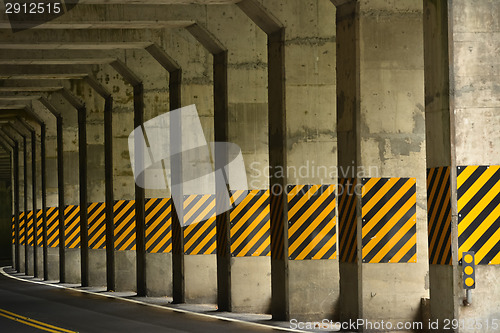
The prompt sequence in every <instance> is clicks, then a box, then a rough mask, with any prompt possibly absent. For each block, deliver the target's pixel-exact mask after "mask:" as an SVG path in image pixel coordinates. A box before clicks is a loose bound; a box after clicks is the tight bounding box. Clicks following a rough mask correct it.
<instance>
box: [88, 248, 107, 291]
mask: <svg viewBox="0 0 500 333" xmlns="http://www.w3.org/2000/svg"><path fill="white" fill-rule="evenodd" d="M89 285H90V286H105V285H106V250H105V249H100V250H93V249H89Z"/></svg>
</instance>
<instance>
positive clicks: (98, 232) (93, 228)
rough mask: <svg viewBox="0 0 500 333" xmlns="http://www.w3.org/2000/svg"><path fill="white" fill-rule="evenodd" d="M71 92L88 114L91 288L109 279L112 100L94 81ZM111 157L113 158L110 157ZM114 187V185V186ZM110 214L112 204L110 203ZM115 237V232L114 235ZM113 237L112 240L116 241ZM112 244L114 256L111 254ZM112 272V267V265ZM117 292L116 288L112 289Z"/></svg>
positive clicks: (79, 83)
mask: <svg viewBox="0 0 500 333" xmlns="http://www.w3.org/2000/svg"><path fill="white" fill-rule="evenodd" d="M87 83H88V84H87ZM72 92H73V93H74V94H75V95H76V96H78V97H79V98H80V99H82V101H84V103H85V105H86V107H87V115H86V117H85V118H86V134H87V135H86V137H87V138H86V147H87V148H86V149H87V168H88V170H87V199H88V207H89V209H88V216H87V218H88V284H89V286H105V285H106V284H107V279H106V274H107V273H106V272H107V268H106V261H107V260H106V253H107V251H106V249H105V247H106V248H107V246H106V239H107V238H106V237H107V236H106V231H107V224H106V221H105V219H106V218H107V216H106V214H107V210H106V208H107V206H104V205H103V204H104V202H105V192H106V191H105V190H106V185H105V181H106V180H105V172H106V171H105V170H106V165H105V156H104V152H105V148H104V141H105V138H104V137H105V136H104V128H103V127H104V116H105V113H107V112H111V111H109V110H105V100H104V99H103V96H102V95H104V96H106V97H107V98H111V101H112V97H111V96H110V95H109V92H107V91H105V89H104V88H103V87H102V86H101V84H100V83H99V82H97V81H96V80H95V79H93V78H92V79H91V78H88V79H87V81H86V82H85V81H83V80H79V81H75V82H73V84H72ZM110 157H111V158H112V156H110ZM111 184H112V183H111ZM110 206H111V211H112V208H113V202H112V200H111V204H110ZM111 235H113V233H111ZM113 238H114V237H113V236H111V240H113ZM112 244H113V242H111V246H110V249H111V251H110V252H111V253H112V249H113V247H112ZM109 270H110V271H113V265H110V269H109ZM109 287H111V288H109V289H110V290H114V287H113V286H109Z"/></svg>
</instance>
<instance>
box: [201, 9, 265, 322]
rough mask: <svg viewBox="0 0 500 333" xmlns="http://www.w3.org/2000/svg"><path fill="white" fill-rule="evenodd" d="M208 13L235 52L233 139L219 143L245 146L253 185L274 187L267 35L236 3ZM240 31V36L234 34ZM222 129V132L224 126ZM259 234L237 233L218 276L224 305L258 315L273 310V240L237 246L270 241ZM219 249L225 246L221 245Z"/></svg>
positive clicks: (231, 64) (230, 63)
mask: <svg viewBox="0 0 500 333" xmlns="http://www.w3.org/2000/svg"><path fill="white" fill-rule="evenodd" d="M207 13H208V17H209V20H208V22H207V27H208V29H209V30H210V31H213V32H214V33H215V34H216V35H217V38H218V39H219V40H220V41H221V42H222V43H223V44H224V45H225V46H226V47H227V48H228V50H230V51H229V52H228V59H227V70H228V73H227V76H228V111H229V117H228V120H227V121H228V123H227V124H225V126H226V128H227V135H228V137H227V138H226V139H223V140H220V139H217V141H228V142H231V143H235V144H237V145H238V146H239V147H240V148H241V153H242V155H243V158H244V161H245V166H246V173H247V181H248V189H249V190H255V191H259V190H262V191H265V190H266V189H267V188H268V187H269V183H268V179H267V178H266V177H265V172H264V171H265V170H266V167H267V166H268V156H269V154H268V145H267V142H268V138H267V135H266V131H265V130H263V129H265V128H267V91H266V88H265V87H266V85H267V83H266V82H267V80H266V79H267V73H266V71H267V59H266V34H265V33H264V32H262V31H260V29H259V28H258V27H257V26H256V24H255V23H254V22H252V21H251V19H250V18H249V17H248V16H247V15H245V13H243V12H242V11H241V10H240V9H239V8H237V7H236V6H230V7H227V8H226V9H225V10H224V11H221V10H220V8H217V7H208V9H207ZM235 34H236V35H238V36H240V38H234V36H235ZM216 126H217V121H216ZM220 130H221V131H223V129H222V128H220ZM216 135H217V133H216ZM232 190H238V188H232ZM242 199H243V198H242ZM268 205H269V203H267V204H266V203H264V204H263V206H265V207H266V209H269V206H268ZM248 208H249V209H248V210H247V211H253V212H255V211H259V212H260V210H259V209H261V208H262V206H259V205H257V204H256V205H255V206H249V207H248ZM257 215H258V214H256V215H255V216H254V217H253V218H252V217H251V216H250V217H247V218H246V219H242V220H240V221H239V223H240V224H241V223H243V222H244V223H247V225H248V226H247V228H251V226H252V224H253V226H254V228H255V226H256V225H257V226H258V225H261V224H262V220H259V219H262V216H257ZM230 217H231V216H230ZM267 217H268V215H267ZM234 218H235V217H234V214H233V219H234ZM264 219H265V218H264ZM235 223H236V220H232V221H231V223H230V224H228V225H229V226H230V227H229V228H227V229H226V232H228V234H226V237H228V236H229V237H230V236H231V235H233V236H235V234H236V233H235V232H234V231H233V232H231V228H233V227H234V229H233V230H236V227H239V226H235ZM267 223H269V222H267ZM268 228H269V225H267V224H266V225H264V226H263V229H267V230H268ZM255 233H257V234H256V235H255V236H254V237H250V238H248V239H245V240H241V239H240V240H237V239H236V237H234V239H233V241H231V240H230V242H229V244H228V245H229V246H228V248H229V249H228V250H226V252H222V253H221V254H220V255H219V257H220V258H224V259H222V261H223V265H228V266H229V272H228V271H227V270H226V271H224V272H223V273H222V274H224V276H223V278H222V279H221V278H220V277H219V287H218V292H219V302H218V303H219V304H218V306H219V309H223V310H226V311H233V312H253V313H270V311H271V309H270V306H271V279H270V272H271V262H270V256H269V246H270V244H268V245H267V249H264V250H263V251H262V252H260V253H258V252H252V251H237V250H236V248H237V246H238V247H240V248H244V247H245V246H247V245H252V244H259V245H261V244H263V243H265V241H263V238H264V239H265V238H267V236H268V233H264V234H260V233H258V230H255ZM218 237H219V234H218ZM229 239H230V238H229ZM258 247H259V246H257V247H255V245H252V246H251V248H249V249H250V250H251V249H252V248H253V249H254V250H256V249H258ZM231 248H232V249H233V250H234V251H231ZM219 250H221V249H219V248H218V251H219ZM219 260H221V259H219ZM218 265H219V264H218Z"/></svg>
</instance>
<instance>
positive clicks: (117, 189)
mask: <svg viewBox="0 0 500 333" xmlns="http://www.w3.org/2000/svg"><path fill="white" fill-rule="evenodd" d="M96 77H97V79H98V81H99V82H100V83H101V84H102V85H103V86H104V87H106V89H107V90H108V91H110V92H113V127H112V142H113V146H112V153H113V156H112V159H113V166H114V170H113V184H114V189H113V195H114V199H115V203H116V202H117V201H119V202H124V203H128V202H130V201H131V200H134V195H133V188H134V178H133V176H132V175H133V172H132V169H131V165H130V156H129V153H128V135H129V134H130V132H131V131H132V130H133V106H132V99H133V97H132V96H133V91H132V87H131V86H130V85H128V84H127V83H125V82H124V81H123V80H122V78H121V76H120V75H118V74H117V73H116V71H115V70H113V69H112V68H111V67H110V66H100V68H99V72H98V73H97V75H96ZM99 103H100V102H99ZM100 112H102V111H100ZM91 177H95V176H94V175H92V176H91ZM97 177H99V176H97ZM97 179H99V178H97ZM97 188H99V187H98V185H96V189H97ZM102 190H103V188H100V191H102ZM125 215H130V213H126V214H125ZM118 221H119V219H118V216H117V212H116V211H115V220H114V224H115V233H114V235H113V243H112V244H114V251H115V252H114V265H113V266H114V267H109V268H113V269H114V274H113V275H114V279H115V280H114V289H113V290H114V291H135V290H136V257H135V251H133V250H131V248H132V247H133V244H132V245H130V247H129V248H130V249H129V250H126V249H124V248H120V249H118V248H117V247H116V240H117V238H118V237H117V233H116V232H119V231H120V230H122V229H123V225H122V224H120V223H118ZM132 223H133V224H135V223H134V222H132ZM132 228H133V229H132V230H128V231H127V233H126V235H127V238H128V237H129V236H132V235H133V234H134V233H135V226H133V227H132ZM126 230H127V228H126ZM126 230H123V231H126ZM107 244H108V243H107ZM108 286H109V283H108Z"/></svg>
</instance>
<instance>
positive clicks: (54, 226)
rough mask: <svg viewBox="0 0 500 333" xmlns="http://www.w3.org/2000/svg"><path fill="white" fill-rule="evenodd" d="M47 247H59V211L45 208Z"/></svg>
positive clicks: (54, 208)
mask: <svg viewBox="0 0 500 333" xmlns="http://www.w3.org/2000/svg"><path fill="white" fill-rule="evenodd" d="M47 246H48V247H58V246H59V209H58V208H57V207H49V208H47Z"/></svg>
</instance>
